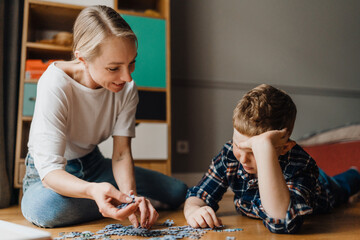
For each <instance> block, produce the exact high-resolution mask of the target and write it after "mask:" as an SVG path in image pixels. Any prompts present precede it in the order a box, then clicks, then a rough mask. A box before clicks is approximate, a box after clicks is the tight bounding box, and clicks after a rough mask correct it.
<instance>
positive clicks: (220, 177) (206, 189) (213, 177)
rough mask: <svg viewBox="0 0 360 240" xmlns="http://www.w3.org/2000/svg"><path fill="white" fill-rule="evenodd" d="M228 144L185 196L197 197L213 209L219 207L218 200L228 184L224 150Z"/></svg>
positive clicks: (225, 150) (226, 150) (215, 209)
mask: <svg viewBox="0 0 360 240" xmlns="http://www.w3.org/2000/svg"><path fill="white" fill-rule="evenodd" d="M228 147H229V145H225V146H224V147H223V149H222V151H221V152H220V153H219V154H218V155H217V156H216V157H215V158H214V159H213V160H212V162H211V165H210V167H209V169H208V171H207V172H206V173H205V175H204V176H203V178H202V179H201V181H200V182H199V183H198V185H197V186H195V187H192V188H190V189H189V190H188V192H187V195H186V198H189V197H197V198H200V199H202V200H204V201H205V203H206V204H207V205H208V206H210V207H211V208H212V209H214V211H217V210H218V209H219V205H218V202H219V201H220V200H221V198H222V196H223V195H224V193H225V192H226V190H227V188H228V186H229V184H228V180H227V176H226V171H227V167H226V161H225V160H226V156H225V155H226V152H228Z"/></svg>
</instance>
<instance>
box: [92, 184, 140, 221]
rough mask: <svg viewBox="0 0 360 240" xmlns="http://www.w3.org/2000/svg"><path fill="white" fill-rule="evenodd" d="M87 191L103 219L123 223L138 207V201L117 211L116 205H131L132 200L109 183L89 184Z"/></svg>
mask: <svg viewBox="0 0 360 240" xmlns="http://www.w3.org/2000/svg"><path fill="white" fill-rule="evenodd" d="M88 191H89V195H90V196H92V199H94V200H95V202H96V204H97V205H98V207H99V211H100V213H101V214H102V215H103V216H104V217H109V218H113V219H117V220H120V221H123V220H125V219H126V218H127V217H129V216H131V215H133V214H134V213H135V212H136V211H137V210H138V208H139V205H140V201H136V202H135V203H133V204H129V205H128V206H127V207H125V208H123V209H118V208H117V206H118V205H120V204H121V203H131V202H132V201H133V199H132V198H131V197H130V196H129V195H126V194H124V193H122V192H120V191H119V190H117V189H116V188H115V187H114V186H113V185H111V184H110V183H105V182H104V183H90V185H89V189H88Z"/></svg>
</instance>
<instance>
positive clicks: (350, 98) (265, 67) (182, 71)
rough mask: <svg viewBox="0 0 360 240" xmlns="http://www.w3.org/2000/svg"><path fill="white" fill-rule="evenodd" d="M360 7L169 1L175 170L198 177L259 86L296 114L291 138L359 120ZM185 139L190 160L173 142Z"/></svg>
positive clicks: (307, 0) (269, 0)
mask: <svg viewBox="0 0 360 240" xmlns="http://www.w3.org/2000/svg"><path fill="white" fill-rule="evenodd" d="M359 9H360V1H358V0H336V1H334V0H316V1H314V0H301V1H294V0H293V1H289V0H248V1H241V0H172V6H171V14H172V17H171V21H172V25H171V30H172V34H171V44H172V47H171V50H172V59H171V60H172V110H173V112H172V144H173V154H172V158H173V168H172V169H173V172H174V173H182V172H202V171H205V170H206V169H207V167H208V164H209V162H210V160H211V158H212V157H213V156H214V155H215V154H217V152H218V151H219V150H220V149H221V147H222V145H223V143H224V142H225V141H227V140H229V139H231V136H232V122H231V118H232V110H233V108H234V107H235V105H236V103H237V101H238V100H239V99H240V98H241V96H242V95H243V94H244V93H245V92H246V91H248V90H249V89H251V88H253V87H254V86H256V85H258V84H260V83H268V84H272V85H274V86H276V87H279V88H282V89H284V90H285V91H287V92H288V93H289V94H290V95H291V96H292V98H293V100H294V101H295V103H296V104H297V106H298V118H297V121H296V125H295V129H294V132H293V136H292V137H293V139H295V140H296V139H298V138H300V137H301V136H303V135H304V134H306V133H309V132H311V131H315V130H320V129H326V128H330V127H335V126H339V125H342V124H344V123H348V122H355V121H360V109H359V105H360V14H359ZM178 140H188V141H189V143H190V152H189V154H178V153H177V152H176V142H177V141H178Z"/></svg>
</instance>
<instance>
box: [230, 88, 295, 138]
mask: <svg viewBox="0 0 360 240" xmlns="http://www.w3.org/2000/svg"><path fill="white" fill-rule="evenodd" d="M296 112H297V111H296V106H295V104H294V102H293V101H292V99H291V98H290V96H289V95H287V94H286V93H285V92H284V91H282V90H279V89H277V88H275V87H272V86H270V85H266V84H261V85H259V86H257V87H255V88H254V89H252V90H250V91H249V92H248V93H246V94H245V95H244V96H243V97H242V99H241V100H240V101H239V103H238V104H237V106H236V107H235V109H234V115H233V126H234V128H235V129H236V130H237V131H238V132H239V133H241V134H243V135H246V136H256V135H259V134H261V133H264V132H267V131H270V130H280V129H283V128H287V130H288V132H289V135H290V134H291V133H292V130H293V128H294V123H295V118H296Z"/></svg>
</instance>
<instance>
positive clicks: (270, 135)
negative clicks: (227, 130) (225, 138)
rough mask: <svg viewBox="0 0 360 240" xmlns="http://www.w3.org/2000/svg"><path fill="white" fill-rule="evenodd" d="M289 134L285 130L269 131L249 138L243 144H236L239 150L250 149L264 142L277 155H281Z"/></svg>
mask: <svg viewBox="0 0 360 240" xmlns="http://www.w3.org/2000/svg"><path fill="white" fill-rule="evenodd" d="M288 139H289V133H288V131H287V129H286V128H284V129H281V130H271V131H267V132H264V133H262V134H259V135H256V136H253V137H250V138H249V139H248V140H246V141H244V142H240V143H238V146H239V147H240V148H244V149H252V150H253V148H254V147H256V146H257V145H261V144H263V143H264V142H270V143H271V145H272V146H273V147H274V148H275V149H276V151H277V152H278V153H281V150H282V147H283V146H284V145H285V144H286V143H287V142H288Z"/></svg>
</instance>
